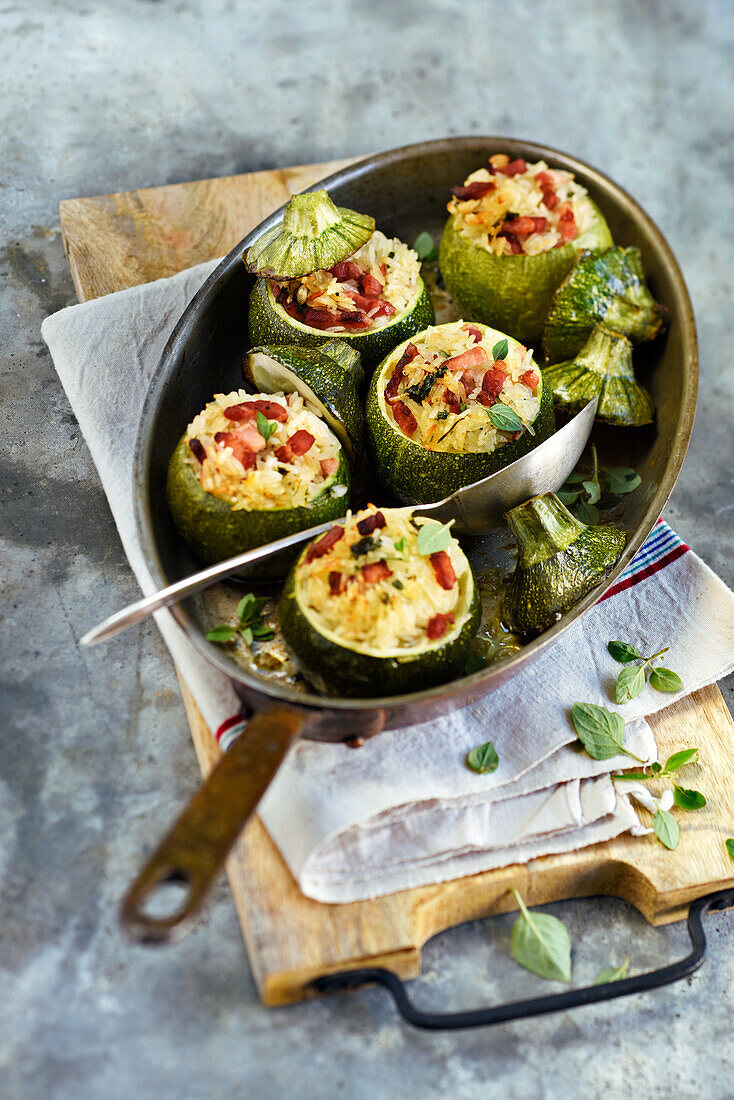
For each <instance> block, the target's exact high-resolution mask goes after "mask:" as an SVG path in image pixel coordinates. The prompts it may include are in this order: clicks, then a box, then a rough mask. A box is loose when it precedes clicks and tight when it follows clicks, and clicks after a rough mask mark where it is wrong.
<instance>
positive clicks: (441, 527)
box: [417, 523, 451, 557]
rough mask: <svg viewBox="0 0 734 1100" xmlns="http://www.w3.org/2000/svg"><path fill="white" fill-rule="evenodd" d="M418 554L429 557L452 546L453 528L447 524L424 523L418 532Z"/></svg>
mask: <svg viewBox="0 0 734 1100" xmlns="http://www.w3.org/2000/svg"><path fill="white" fill-rule="evenodd" d="M417 545H418V553H419V554H423V555H424V556H425V557H428V556H429V555H430V554H437V553H438V552H439V551H441V550H448V548H449V546H450V545H451V528H450V527H449V525H448V524H447V523H424V524H423V526H422V527H421V529H420V530H419V532H418V544H417Z"/></svg>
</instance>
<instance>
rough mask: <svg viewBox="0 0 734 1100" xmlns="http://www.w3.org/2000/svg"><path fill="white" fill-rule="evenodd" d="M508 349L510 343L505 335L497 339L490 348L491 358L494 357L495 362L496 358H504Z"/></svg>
mask: <svg viewBox="0 0 734 1100" xmlns="http://www.w3.org/2000/svg"><path fill="white" fill-rule="evenodd" d="M509 350H510V345H509V341H508V340H507V337H505V338H504V339H503V340H498V341H497V343H496V344H495V345H494V347H493V348H492V358H493V359H494V361H495V363H496V362H497V360H498V359H506V358H507V353H508V352H509Z"/></svg>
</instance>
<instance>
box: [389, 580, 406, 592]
mask: <svg viewBox="0 0 734 1100" xmlns="http://www.w3.org/2000/svg"><path fill="white" fill-rule="evenodd" d="M392 586H393V588H397V589H400V590H402V589H403V588H405V585H404V584H403V582H402V581H401V580H397V581H393V582H392Z"/></svg>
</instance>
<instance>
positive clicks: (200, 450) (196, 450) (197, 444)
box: [189, 439, 206, 462]
mask: <svg viewBox="0 0 734 1100" xmlns="http://www.w3.org/2000/svg"><path fill="white" fill-rule="evenodd" d="M189 450H190V451H191V453H192V455H193V456H194V458H196V459H198V461H199V462H203V461H204V459H205V458H206V451H205V450H204V444H203V443H202V442H201V440H200V439H190V440H189Z"/></svg>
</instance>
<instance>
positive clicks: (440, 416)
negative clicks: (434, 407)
mask: <svg viewBox="0 0 734 1100" xmlns="http://www.w3.org/2000/svg"><path fill="white" fill-rule="evenodd" d="M448 415H449V410H448V409H441V411H440V413H437V414H436V420H446V418H447V417H448Z"/></svg>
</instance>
